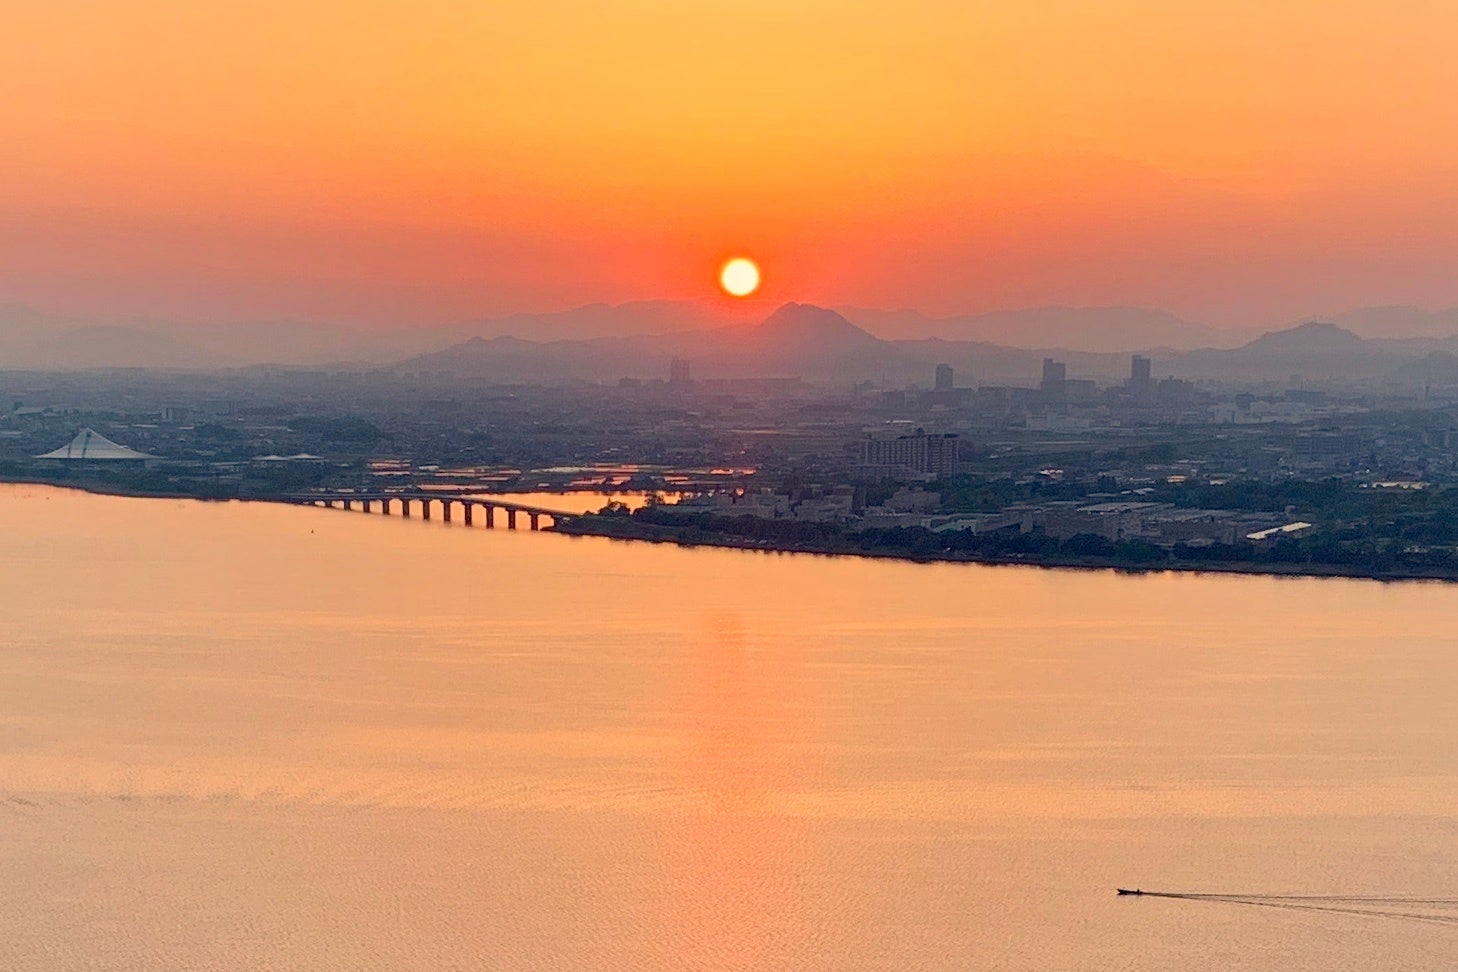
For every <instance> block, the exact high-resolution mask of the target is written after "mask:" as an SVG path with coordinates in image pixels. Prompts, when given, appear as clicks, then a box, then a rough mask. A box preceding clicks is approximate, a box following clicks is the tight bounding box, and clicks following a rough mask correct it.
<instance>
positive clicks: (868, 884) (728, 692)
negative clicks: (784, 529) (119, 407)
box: [0, 487, 1458, 972]
mask: <svg viewBox="0 0 1458 972" xmlns="http://www.w3.org/2000/svg"><path fill="white" fill-rule="evenodd" d="M541 502H542V503H543V505H550V498H545V497H544V498H542V500H541ZM0 537H3V541H0V626H3V627H0V889H3V897H0V968H4V969H7V970H9V969H19V970H30V969H36V970H47V972H49V970H73V969H74V970H80V969H88V970H90V969H107V970H132V969H135V970H149V972H150V970H184V969H186V970H215V969H250V970H251V969H291V970H292V969H311V970H314V969H320V970H355V969H382V970H383V969H388V970H441V969H532V970H536V969H541V970H547V969H552V970H563V969H570V970H575V969H583V970H615V969H622V970H639V969H648V970H684V969H702V970H749V969H766V970H768V969H776V970H781V969H783V970H799V969H806V970H826V972H829V970H850V972H856V970H872V969H874V970H888V972H889V970H897V972H903V970H920V969H925V970H943V969H1007V970H1024V969H1026V970H1068V969H1077V970H1082V969H1087V970H1096V969H1097V970H1108V969H1120V970H1151V972H1153V970H1159V972H1166V970H1170V969H1181V970H1201V969H1246V970H1258V972H1259V970H1282V972H1289V970H1292V969H1335V970H1354V972H1355V970H1364V972H1367V970H1377V969H1445V968H1451V967H1452V965H1453V956H1454V955H1455V954H1458V927H1455V926H1451V925H1443V924H1425V923H1419V922H1416V921H1411V920H1401V919H1392V918H1374V917H1364V916H1359V915H1350V914H1342V913H1331V912H1317V911H1310V910H1285V909H1273V908H1258V907H1242V906H1237V905H1231V904H1223V903H1210V902H1193V901H1182V900H1162V899H1149V898H1143V899H1136V898H1119V897H1116V896H1115V894H1114V888H1115V887H1116V886H1120V885H1122V886H1141V887H1143V888H1146V889H1159V890H1178V891H1185V890H1191V891H1214V892H1242V893H1257V892H1265V893H1297V894H1319V895H1401V896H1410V897H1453V896H1458V816H1455V815H1458V704H1455V702H1458V651H1455V647H1458V635H1455V620H1458V586H1444V585H1437V584H1408V585H1385V586H1384V585H1382V584H1378V583H1374V582H1368V581H1345V580H1308V579H1274V578H1257V577H1221V576H1193V575H1182V576H1173V575H1156V576H1143V577H1136V576H1120V575H1117V574H1113V573H1106V572H1073V571H1045V570H1037V569H1032V568H991V567H979V566H968V565H915V564H904V563H895V562H891V561H870V560H855V559H839V558H825V557H813V556H804V555H775V554H763V553H750V552H741V551H731V550H688V549H680V548H677V547H672V546H666V545H664V546H659V545H649V544H628V543H620V542H612V541H606V540H601V539H595V538H568V537H560V536H553V535H551V534H546V533H542V534H536V533H530V532H526V531H518V532H515V533H509V532H507V531H505V530H497V531H494V532H493V531H487V530H485V529H483V528H482V527H480V526H479V525H478V526H477V527H476V528H474V529H468V528H465V527H463V526H462V525H461V524H459V523H457V524H455V525H453V526H452V525H447V524H443V523H440V522H439V521H436V522H432V523H425V522H422V521H420V520H419V519H418V518H417V519H413V520H404V519H401V518H400V517H383V516H379V515H365V514H362V513H359V512H352V513H347V512H344V511H342V510H322V509H313V508H302V507H286V506H270V505H261V504H251V505H245V504H237V503H229V504H205V503H196V502H187V501H171V500H135V499H122V498H112V497H98V496H90V495H85V494H81V493H72V492H65V491H59V490H51V489H44V488H35V487H0ZM1409 910H1410V909H1409Z"/></svg>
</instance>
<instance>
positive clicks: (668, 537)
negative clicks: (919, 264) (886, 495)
mask: <svg viewBox="0 0 1458 972" xmlns="http://www.w3.org/2000/svg"><path fill="white" fill-rule="evenodd" d="M604 519H605V518H603V517H595V516H593V515H588V516H582V517H576V518H574V519H573V520H571V521H570V522H569V523H567V524H564V525H563V526H562V527H555V526H554V527H551V528H550V529H548V530H546V531H543V532H550V533H560V534H562V535H563V536H571V537H601V538H604V539H608V540H620V541H624V542H634V541H637V542H642V543H659V544H664V543H666V544H674V545H676V546H680V547H713V548H717V549H724V550H743V551H750V552H760V553H780V554H809V555H812V556H817V557H856V558H860V559H864V560H896V561H900V562H902V563H913V564H977V565H981V566H986V567H1038V568H1042V569H1046V570H1080V571H1085V570H1105V571H1114V572H1116V573H1121V574H1162V573H1179V574H1239V575H1244V576H1258V577H1291V578H1296V577H1313V578H1319V579H1320V578H1329V579H1345V580H1370V581H1377V582H1379V583H1384V584H1390V583H1397V582H1402V581H1421V582H1426V583H1435V582H1436V583H1445V584H1451V583H1458V570H1451V571H1442V570H1427V571H1423V570H1412V571H1381V570H1359V569H1353V568H1351V567H1347V566H1343V565H1340V564H1312V563H1304V564H1303V563H1293V564H1263V563H1258V562H1255V561H1228V562H1221V561H1212V562H1204V561H1181V560H1168V561H1161V562H1159V563H1153V564H1137V563H1127V562H1123V561H1118V560H1113V559H1109V558H1100V557H1082V558H1076V557H1059V556H1048V555H1022V556H1019V555H1013V556H1005V557H999V556H988V555H980V554H973V553H967V552H949V553H942V554H917V553H911V552H906V551H878V550H864V549H862V548H860V547H855V546H849V545H848V546H843V547H842V546H832V545H828V544H811V543H785V542H775V541H768V540H751V539H747V538H741V537H733V536H722V537H703V536H698V537H686V536H683V535H682V533H681V532H680V531H677V530H675V529H673V528H671V527H662V526H658V525H657V524H644V523H638V522H636V521H631V520H628V519H627V518H621V522H623V523H624V524H625V525H627V526H629V529H627V530H622V529H617V528H616V526H617V524H614V526H611V527H606V528H604V525H603V524H602V523H601V522H600V521H602V520H604Z"/></svg>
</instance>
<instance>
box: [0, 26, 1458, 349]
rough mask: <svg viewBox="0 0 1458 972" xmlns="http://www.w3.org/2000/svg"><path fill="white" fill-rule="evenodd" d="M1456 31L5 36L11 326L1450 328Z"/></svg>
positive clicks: (290, 31) (370, 31)
mask: <svg viewBox="0 0 1458 972" xmlns="http://www.w3.org/2000/svg"><path fill="white" fill-rule="evenodd" d="M1455 36H1458V5H1454V4H1451V3H1406V4H1396V5H1394V4H1387V5H1383V6H1382V7H1380V8H1378V7H1376V6H1375V5H1372V4H1368V3H1360V2H1353V3H1339V4H1332V3H1324V2H1318V0H1263V2H1260V3H1256V2H1254V0H1232V2H1228V3H1223V4H1218V5H1212V4H1193V5H1192V4H1152V3H1149V2H1146V0H1104V2H1100V3H1084V2H1075V0H1025V2H1018V3H1009V2H996V3H994V2H990V0H973V2H967V0H924V2H919V3H916V4H889V3H882V2H872V0H833V2H832V0H804V2H797V3H784V2H781V0H740V2H739V3H736V4H734V5H732V7H730V8H725V7H722V6H720V5H707V4H693V3H679V4H670V3H663V2H661V0H619V2H615V3H611V4H607V3H562V4H526V3H522V4H503V3H494V4H485V3H482V4H462V3H458V2H455V0H420V2H417V3H413V4H408V5H402V4H398V3H385V2H383V0H351V2H350V3H347V4H346V3H342V2H338V0H325V2H318V3H312V4H302V5H301V4H297V3H285V2H283V0H258V2H255V3H250V4H246V5H239V4H212V3H207V4H199V3H195V2H183V0H153V2H148V3H109V4H83V5H79V6H78V5H75V4H65V3H31V4H11V5H9V9H7V11H6V20H5V30H4V31H3V32H0V65H3V67H0V91H3V92H4V97H0V131H4V132H5V133H6V136H7V140H8V142H9V144H11V145H14V146H23V151H21V150H17V151H11V152H6V153H0V300H8V301H16V302H21V303H27V304H31V305H34V306H37V307H42V308H46V309H50V310H55V311H58V312H61V313H65V314H72V315H90V316H96V315H106V316H112V317H115V316H121V317H125V316H130V315H137V316H145V317H152V318H186V319H202V320H218V321H221V320H229V321H236V320H250V319H269V320H271V319H278V318H301V319H312V320H325V321H343V320H361V321H369V322H372V323H376V324H381V325H419V324H425V323H444V322H448V321H452V320H460V319H466V318H474V317H500V316H503V315H506V314H511V313H518V312H526V311H552V310H561V309H565V308H570V307H574V306H578V305H583V304H589V303H594V302H605V303H610V304H616V303H622V302H625V301H632V300H643V299H657V298H670V299H675V300H677V299H690V298H698V297H703V296H708V295H711V294H712V293H713V292H714V291H713V281H714V274H715V270H716V268H717V266H718V264H719V262H720V261H721V260H723V259H724V258H725V257H726V256H728V255H731V254H734V253H746V254H749V255H752V256H754V257H756V258H757V259H758V260H759V262H760V263H761V265H762V267H763V268H764V272H765V276H764V288H763V291H762V294H763V296H764V298H765V299H766V300H768V301H770V302H771V305H774V304H778V303H781V302H783V301H786V300H795V301H809V302H813V303H816V304H820V305H824V306H837V307H886V308H901V307H906V308H913V309H915V310H916V311H918V312H920V313H922V314H925V315H929V316H932V317H947V316H950V315H957V314H976V313H982V312H985V311H989V310H994V309H997V308H1009V307H1033V306H1049V305H1057V306H1070V307H1084V306H1089V307H1110V306H1130V307H1160V308H1165V309H1167V310H1168V311H1169V312H1171V313H1172V314H1174V315H1176V316H1178V317H1179V318H1181V319H1184V320H1190V321H1197V322H1201V323H1204V324H1213V325H1217V326H1240V327H1251V326H1262V327H1268V326H1273V325H1276V324H1278V323H1280V322H1286V321H1296V320H1299V319H1302V318H1305V317H1308V316H1312V315H1316V316H1323V315H1330V314H1331V313H1333V312H1337V311H1341V310H1342V309H1344V308H1350V307H1362V306H1374V305H1389V304H1402V305H1408V304H1411V305H1419V306H1426V307H1444V306H1452V305H1454V304H1458V276H1455V275H1454V274H1453V273H1452V268H1453V266H1455V265H1458V228H1455V227H1458V219H1454V215H1455V214H1454V202H1453V198H1454V197H1453V194H1452V191H1451V187H1452V173H1453V171H1454V170H1455V168H1458V126H1454V125H1453V124H1452V105H1451V100H1452V98H1451V93H1452V91H1453V90H1455V87H1458V60H1455V59H1454V58H1453V56H1452V44H1453V41H1452V39H1453V38H1454V37H1455Z"/></svg>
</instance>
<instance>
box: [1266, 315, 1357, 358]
mask: <svg viewBox="0 0 1458 972" xmlns="http://www.w3.org/2000/svg"><path fill="white" fill-rule="evenodd" d="M1365 346H1366V342H1365V341H1363V340H1362V339H1361V338H1360V337H1358V336H1357V335H1355V334H1353V333H1352V332H1351V331H1348V330H1347V329H1346V328H1342V327H1337V326H1336V325H1335V324H1325V323H1322V322H1321V321H1308V322H1307V323H1305V324H1298V325H1297V326H1295V327H1292V328H1288V329H1286V330H1284V331H1267V332H1266V333H1265V334H1262V335H1261V336H1260V337H1258V338H1256V339H1255V340H1254V341H1251V342H1250V343H1249V344H1244V345H1241V347H1240V348H1239V349H1238V350H1239V351H1241V352H1243V353H1246V354H1349V353H1352V352H1359V351H1360V350H1361V349H1362V348H1364V347H1365Z"/></svg>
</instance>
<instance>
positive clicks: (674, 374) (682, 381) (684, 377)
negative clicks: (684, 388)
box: [668, 358, 690, 385]
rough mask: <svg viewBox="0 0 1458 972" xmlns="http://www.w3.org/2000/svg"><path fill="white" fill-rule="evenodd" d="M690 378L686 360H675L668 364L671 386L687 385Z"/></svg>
mask: <svg viewBox="0 0 1458 972" xmlns="http://www.w3.org/2000/svg"><path fill="white" fill-rule="evenodd" d="M689 382H690V378H689V363H688V360H687V359H685V358H674V359H673V360H672V361H670V362H669V363H668V383H669V384H670V385H687V384H688V383H689Z"/></svg>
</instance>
